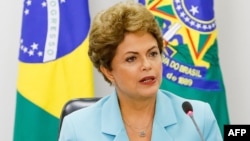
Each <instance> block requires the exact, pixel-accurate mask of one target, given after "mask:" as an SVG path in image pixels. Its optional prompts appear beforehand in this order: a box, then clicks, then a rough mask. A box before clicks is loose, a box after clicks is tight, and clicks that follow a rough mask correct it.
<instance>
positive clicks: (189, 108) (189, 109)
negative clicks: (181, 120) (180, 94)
mask: <svg viewBox="0 0 250 141" xmlns="http://www.w3.org/2000/svg"><path fill="white" fill-rule="evenodd" d="M182 109H183V111H184V112H185V113H186V114H187V115H189V116H190V115H192V113H193V107H192V105H191V103H190V102H188V101H185V102H183V103H182Z"/></svg>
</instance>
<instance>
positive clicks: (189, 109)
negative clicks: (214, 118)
mask: <svg viewBox="0 0 250 141" xmlns="http://www.w3.org/2000/svg"><path fill="white" fill-rule="evenodd" d="M182 109H183V111H184V112H185V113H186V114H187V115H188V116H189V117H190V118H191V119H192V121H193V123H194V126H195V128H196V130H197V131H198V133H199V135H200V138H201V140H202V141H205V139H204V137H203V135H202V134H201V131H200V129H199V127H198V125H197V123H196V122H195V120H194V116H193V107H192V105H191V103H190V102H188V101H185V102H183V103H182Z"/></svg>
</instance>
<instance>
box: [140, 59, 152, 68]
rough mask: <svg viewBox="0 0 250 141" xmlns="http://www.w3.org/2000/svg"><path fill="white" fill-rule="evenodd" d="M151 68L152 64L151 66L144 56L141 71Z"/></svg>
mask: <svg viewBox="0 0 250 141" xmlns="http://www.w3.org/2000/svg"><path fill="white" fill-rule="evenodd" d="M151 69H152V66H151V62H150V60H148V58H144V59H143V60H142V71H148V70H151Z"/></svg>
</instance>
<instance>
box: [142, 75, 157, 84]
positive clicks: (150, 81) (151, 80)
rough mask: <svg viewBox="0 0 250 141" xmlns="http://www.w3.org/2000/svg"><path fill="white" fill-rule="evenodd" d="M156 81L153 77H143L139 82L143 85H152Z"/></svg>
mask: <svg viewBox="0 0 250 141" xmlns="http://www.w3.org/2000/svg"><path fill="white" fill-rule="evenodd" d="M155 81H156V78H155V77H154V76H147V77H143V78H142V79H141V80H140V81H139V82H140V83H143V84H153V83H154V82H155Z"/></svg>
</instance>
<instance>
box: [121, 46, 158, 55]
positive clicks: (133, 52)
mask: <svg viewBox="0 0 250 141" xmlns="http://www.w3.org/2000/svg"><path fill="white" fill-rule="evenodd" d="M155 48H157V46H153V47H151V48H150V49H148V51H147V52H149V51H151V50H153V49H155ZM129 53H132V54H139V53H138V52H135V51H128V52H126V53H125V54H129Z"/></svg>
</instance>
